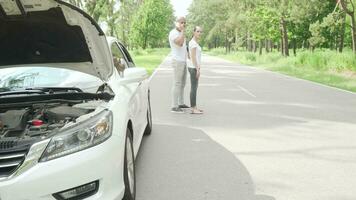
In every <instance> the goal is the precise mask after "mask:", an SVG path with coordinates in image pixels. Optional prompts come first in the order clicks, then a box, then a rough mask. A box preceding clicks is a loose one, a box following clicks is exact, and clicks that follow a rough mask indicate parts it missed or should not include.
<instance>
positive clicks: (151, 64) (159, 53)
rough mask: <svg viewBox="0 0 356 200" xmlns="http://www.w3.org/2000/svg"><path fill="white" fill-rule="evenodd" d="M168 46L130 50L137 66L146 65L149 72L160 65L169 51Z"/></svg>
mask: <svg viewBox="0 0 356 200" xmlns="http://www.w3.org/2000/svg"><path fill="white" fill-rule="evenodd" d="M169 51H170V50H169V49H168V48H157V49H145V50H142V49H135V50H132V51H130V54H131V56H132V59H133V60H134V62H135V64H136V66H138V67H144V68H146V69H147V71H148V73H149V74H152V73H153V71H154V70H155V69H156V68H157V67H158V65H159V64H161V62H162V61H163V59H164V58H165V57H166V56H167V55H168V53H169Z"/></svg>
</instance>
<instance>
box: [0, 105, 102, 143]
mask: <svg viewBox="0 0 356 200" xmlns="http://www.w3.org/2000/svg"><path fill="white" fill-rule="evenodd" d="M101 103H102V101H99V100H93V101H91V102H84V103H79V104H74V105H72V104H71V103H40V104H33V105H31V106H26V107H23V108H12V109H4V108H2V109H0V140H8V139H10V138H11V139H15V138H16V139H17V140H21V139H30V138H38V139H43V138H47V137H50V136H51V135H53V134H54V133H56V131H58V130H59V129H61V128H62V127H64V126H65V125H66V124H68V123H70V122H72V123H75V122H76V119H77V118H78V117H80V116H83V115H86V114H88V113H90V112H92V111H94V110H95V108H96V107H97V106H98V105H100V104H101Z"/></svg>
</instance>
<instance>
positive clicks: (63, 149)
mask: <svg viewBox="0 0 356 200" xmlns="http://www.w3.org/2000/svg"><path fill="white" fill-rule="evenodd" d="M111 134H112V113H111V112H110V111H103V112H101V113H99V114H98V115H96V116H93V117H91V118H90V119H88V120H86V121H85V122H82V123H80V124H78V125H76V126H75V127H70V128H68V129H66V130H64V131H63V132H62V133H59V134H58V135H55V136H54V137H53V138H52V139H51V141H50V142H49V143H48V145H47V147H46V149H45V151H44V152H43V154H42V157H41V158H40V162H44V161H48V160H53V159H56V158H59V157H62V156H65V155H68V154H72V153H75V152H78V151H82V150H84V149H87V148H90V147H92V146H95V145H98V144H100V143H102V142H104V141H105V140H106V139H108V138H109V137H110V136H111Z"/></svg>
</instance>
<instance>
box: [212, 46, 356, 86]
mask: <svg viewBox="0 0 356 200" xmlns="http://www.w3.org/2000/svg"><path fill="white" fill-rule="evenodd" d="M208 54H210V55H216V56H219V57H222V58H225V59H228V60H232V61H237V62H239V63H242V64H248V65H253V66H258V67H262V68H265V69H268V70H272V71H277V72H281V73H284V74H288V75H291V76H295V77H298V78H303V79H307V80H311V81H315V82H319V83H322V84H326V85H330V86H334V87H338V88H342V89H346V90H350V91H354V92H356V56H355V55H354V54H353V53H352V51H351V50H346V51H345V52H343V53H338V52H336V51H331V50H328V49H318V50H315V51H314V52H311V51H309V50H304V51H303V50H300V51H298V52H297V56H294V55H291V56H289V57H284V56H282V55H281V54H280V52H271V53H265V52H264V53H263V54H262V55H259V54H258V53H253V52H245V51H238V52H232V53H229V54H226V53H225V49H222V48H219V49H213V50H211V51H209V52H208Z"/></svg>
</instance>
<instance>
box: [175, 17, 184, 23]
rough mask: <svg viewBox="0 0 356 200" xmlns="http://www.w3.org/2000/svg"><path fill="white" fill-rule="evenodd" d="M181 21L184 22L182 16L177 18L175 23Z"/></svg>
mask: <svg viewBox="0 0 356 200" xmlns="http://www.w3.org/2000/svg"><path fill="white" fill-rule="evenodd" d="M181 20H184V21H185V20H186V19H185V17H184V16H179V17H177V19H176V22H179V21H181Z"/></svg>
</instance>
